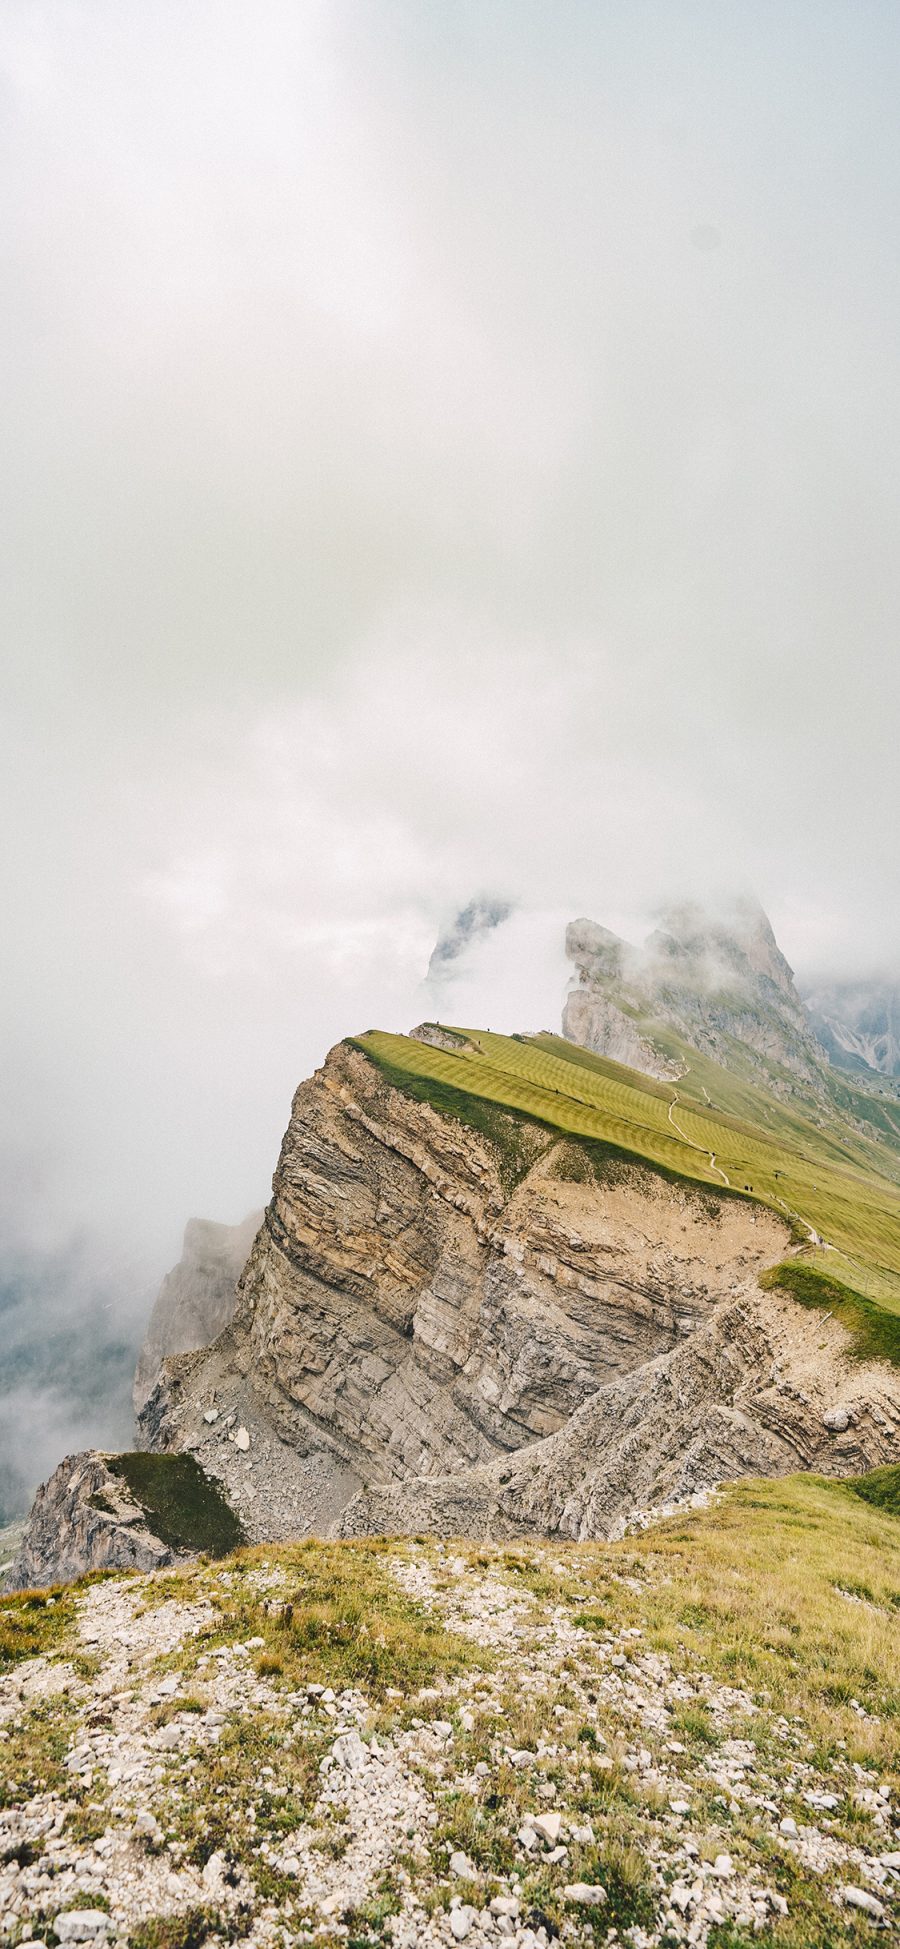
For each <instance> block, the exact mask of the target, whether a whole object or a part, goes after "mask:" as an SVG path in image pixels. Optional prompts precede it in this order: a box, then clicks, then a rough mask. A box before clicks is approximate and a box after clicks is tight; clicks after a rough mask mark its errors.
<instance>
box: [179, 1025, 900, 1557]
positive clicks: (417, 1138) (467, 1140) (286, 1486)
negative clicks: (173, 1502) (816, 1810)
mask: <svg viewBox="0 0 900 1949" xmlns="http://www.w3.org/2000/svg"><path fill="white" fill-rule="evenodd" d="M598 1170H599V1175H598V1174H597V1173H598ZM789 1249H790V1240H789V1234H788V1232H787V1229H786V1227H785V1226H784V1225H783V1224H782V1223H781V1221H780V1220H779V1219H778V1218H777V1217H775V1216H774V1215H773V1214H772V1213H770V1212H768V1211H765V1210H763V1209H761V1208H760V1207H758V1206H754V1205H753V1204H752V1203H750V1202H746V1201H742V1200H738V1199H735V1198H727V1197H718V1196H717V1195H716V1194H715V1193H713V1192H709V1191H705V1190H702V1189H701V1188H699V1187H692V1186H690V1185H688V1184H684V1185H680V1184H677V1183H673V1182H672V1181H671V1180H668V1179H665V1178H663V1177H662V1176H660V1175H659V1174H657V1173H655V1172H654V1171H652V1170H651V1169H650V1168H649V1167H644V1166H642V1165H640V1164H638V1163H634V1164H628V1163H619V1162H617V1161H615V1160H609V1161H608V1162H607V1163H606V1165H602V1164H601V1165H600V1166H599V1167H597V1166H595V1164H594V1163H593V1162H592V1161H591V1159H590V1158H589V1156H588V1153H587V1152H586V1151H585V1150H584V1149H583V1148H582V1147H581V1146H579V1145H578V1144H576V1143H570V1142H568V1141H566V1140H565V1139H564V1138H561V1137H557V1136H555V1135H554V1134H553V1133H552V1132H551V1131H549V1130H546V1129H544V1128H541V1127H539V1126H537V1125H531V1124H527V1123H523V1122H522V1121H521V1120H518V1121H517V1120H514V1119H513V1118H511V1117H510V1118H505V1117H504V1115H503V1113H502V1112H500V1111H493V1110H492V1112H491V1119H490V1128H489V1130H488V1129H487V1128H486V1127H482V1128H475V1127H472V1126H471V1125H469V1124H467V1123H465V1122H461V1121H457V1120H456V1118H453V1117H450V1116H447V1115H439V1114H438V1113H437V1112H436V1111H435V1110H434V1109H433V1108H431V1106H430V1105H429V1104H428V1103H427V1102H422V1101H418V1100H416V1099H415V1098H414V1097H413V1096H411V1095H407V1094H406V1093H405V1092H401V1091H399V1090H397V1089H395V1088H392V1087H390V1086H389V1085H388V1083H387V1082H386V1081H385V1080H384V1079H383V1077H382V1076H381V1074H380V1072H379V1071H378V1070H377V1068H376V1067H375V1066H374V1065H373V1064H372V1063H371V1062H370V1061H369V1060H368V1059H367V1058H366V1056H364V1055H363V1054H362V1053H361V1052H360V1051H359V1050H358V1049H356V1048H355V1047H353V1046H352V1045H340V1046H339V1047H338V1048H337V1049H335V1050H333V1051H332V1053H331V1055H330V1056H329V1058H328V1060H327V1062H326V1064H325V1066H324V1068H323V1069H322V1070H320V1071H319V1072H318V1073H317V1075H316V1076H314V1077H313V1078H312V1079H311V1080H310V1081H309V1082H307V1083H304V1084H303V1085H302V1086H301V1088H300V1089H299V1090H298V1092H297V1095H296V1097H295V1099H294V1104H293V1109H292V1115H291V1122H290V1125H289V1128H288V1131H287V1134H286V1137H285V1140H284V1145H283V1148H282V1153H281V1158H280V1161H279V1165H278V1169H277V1171H276V1175H275V1180H274V1188H273V1199H272V1203H271V1205H270V1207H269V1210H268V1211H267V1213H266V1215H265V1218H264V1221H263V1223H262V1226H261V1227H260V1230H259V1233H258V1236H257V1238H256V1242H255V1244H254V1247H253V1251H252V1253H251V1256H250V1259H249V1261H248V1264H247V1267H246V1270H245V1272H244V1275H243V1278H242V1281H241V1285H240V1291H239V1296H238V1302H237V1308H236V1311H235V1316H234V1319H233V1321H232V1322H231V1324H230V1326H229V1327H228V1328H227V1329H226V1331H225V1332H224V1333H223V1334H222V1335H221V1336H220V1338H219V1339H218V1341H217V1342H216V1343H215V1345H214V1346H213V1347H211V1348H210V1349H208V1350H206V1351H204V1352H199V1353H194V1354H189V1355H185V1356H182V1357H181V1358H177V1359H174V1360H170V1361H167V1362H166V1363H165V1365H164V1368H163V1372H162V1375H161V1378H160V1381H159V1383H158V1385H157V1387H156V1389H155V1390H154V1392H153V1394H152V1395H151V1397H150V1399H149V1400H148V1402H147V1404H146V1407H145V1409H144V1411H143V1414H142V1416H141V1433H142V1439H143V1441H144V1442H145V1444H146V1445H147V1446H149V1447H155V1448H161V1449H176V1448H183V1447H189V1448H191V1449H192V1450H193V1451H194V1452H195V1453H196V1455H197V1457H198V1459H199V1460H200V1461H201V1462H202V1464H203V1466H204V1468H206V1469H208V1470H210V1471H211V1472H212V1473H215V1474H218V1475H219V1476H220V1477H221V1478H222V1479H223V1480H224V1481H225V1483H226V1485H227V1489H228V1493H229V1496H230V1499H231V1500H232V1502H233V1503H234V1504H235V1506H236V1507H237V1508H238V1509H239V1510H240V1513H241V1516H242V1519H243V1521H244V1523H245V1525H246V1527H247V1528H248V1530H249V1532H250V1533H251V1534H253V1535H259V1536H263V1535H267V1536H277V1535H289V1534H295V1533H302V1532H303V1531H304V1530H310V1529H314V1530H319V1531H322V1530H323V1529H325V1528H327V1527H329V1526H331V1525H334V1524H343V1527H344V1528H345V1529H346V1530H347V1531H348V1532H349V1531H352V1530H358V1529H362V1528H372V1527H376V1528H382V1527H386V1528H399V1527H405V1526H407V1525H408V1524H412V1527H413V1528H419V1527H421V1526H422V1524H423V1523H426V1522H427V1523H431V1522H432V1521H433V1522H434V1524H435V1526H436V1527H438V1528H442V1529H445V1530H446V1529H448V1528H449V1529H456V1530H457V1531H466V1532H471V1531H473V1530H474V1531H478V1532H481V1531H483V1530H491V1529H496V1530H497V1532H498V1533H505V1532H506V1530H507V1529H508V1530H509V1533H515V1532H516V1531H517V1529H523V1530H528V1529H530V1530H533V1531H541V1532H545V1533H548V1532H554V1531H561V1532H562V1533H565V1534H577V1535H594V1534H597V1535H599V1534H605V1533H608V1532H609V1530H610V1529H611V1528H613V1527H615V1525H616V1523H617V1522H619V1521H620V1520H621V1519H622V1517H623V1516H624V1515H625V1514H627V1513H628V1512H629V1511H630V1510H631V1509H632V1508H634V1507H635V1506H641V1505H644V1504H647V1503H648V1502H651V1501H653V1500H654V1499H657V1498H658V1497H667V1496H670V1495H672V1494H676V1493H684V1492H687V1491H690V1490H692V1489H694V1488H699V1487H703V1486H706V1485H707V1484H708V1483H709V1482H712V1481H717V1480H719V1479H721V1478H722V1477H723V1476H728V1475H737V1474H742V1473H747V1472H759V1471H763V1472H778V1471H784V1470H786V1469H793V1468H798V1467H815V1468H823V1469H826V1470H831V1471H834V1472H844V1471H845V1470H848V1469H850V1468H851V1467H854V1468H855V1467H859V1468H864V1467H866V1466H873V1465H875V1464H876V1463H878V1462H880V1461H883V1460H890V1459H896V1454H897V1449H898V1442H900V1377H898V1376H895V1375H894V1374H893V1372H892V1370H890V1369H887V1368H881V1367H878V1368H875V1369H871V1370H870V1369H863V1368H859V1367H858V1366H857V1365H855V1364H853V1363H852V1362H850V1361H849V1360H848V1359H847V1357H846V1342H845V1336H844V1334H843V1332H842V1331H841V1329H840V1328H838V1327H836V1326H835V1325H834V1323H833V1322H832V1323H830V1324H827V1326H826V1327H823V1324H822V1322H821V1320H820V1319H819V1318H817V1317H816V1316H815V1315H812V1314H809V1313H807V1312H804V1311H803V1309H802V1308H800V1307H798V1306H797V1305H796V1304H795V1303H794V1302H793V1301H791V1300H789V1299H787V1298H785V1297H783V1296H781V1295H777V1294H765V1295H763V1294H762V1293H760V1291H759V1289H758V1285H757V1280H758V1275H759V1272H760V1270H761V1269H762V1268H763V1267H764V1266H765V1265H769V1264H772V1263H773V1262H774V1261H776V1260H778V1259H780V1258H782V1257H783V1256H784V1254H785V1252H786V1251H788V1250H789ZM823 1347H824V1349H825V1351H824V1352H822V1351H821V1348H823ZM835 1403H837V1404H838V1407H839V1408H840V1404H841V1403H846V1405H847V1411H848V1417H849V1418H848V1421H847V1428H846V1430H845V1433H844V1434H843V1435H840V1436H837V1435H835V1433H834V1432H833V1431H830V1430H828V1429H827V1428H826V1427H825V1425H824V1420H823V1417H824V1416H825V1415H826V1414H827V1413H829V1412H830V1410H831V1409H833V1408H834V1407H835ZM839 1418H840V1416H839ZM348 1505H350V1507H349V1508H348ZM345 1511H346V1512H347V1513H346V1514H344V1512H345Z"/></svg>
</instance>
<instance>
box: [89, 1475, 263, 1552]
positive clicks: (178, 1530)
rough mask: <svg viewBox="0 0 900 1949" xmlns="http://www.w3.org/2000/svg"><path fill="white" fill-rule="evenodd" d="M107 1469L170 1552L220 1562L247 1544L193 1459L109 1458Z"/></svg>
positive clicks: (215, 1486)
mask: <svg viewBox="0 0 900 1949" xmlns="http://www.w3.org/2000/svg"><path fill="white" fill-rule="evenodd" d="M108 1466H109V1468H110V1469H111V1471H112V1473H113V1474H114V1475H118V1476H120V1477H121V1478H122V1480H123V1481H124V1482H125V1483H126V1485H127V1487H128V1488H129V1489H130V1491H131V1494H132V1495H133V1497H134V1499H135V1501H136V1502H137V1503H139V1504H140V1507H141V1508H142V1509H143V1511H144V1514H145V1516H146V1517H147V1521H148V1524H149V1526H150V1528H151V1529H152V1531H153V1534H154V1536H158V1537H159V1538H160V1540H161V1541H162V1542H163V1543H168V1545H169V1547H170V1549H173V1550H192V1551H193V1550H196V1551H198V1552H199V1553H200V1554H202V1555H204V1556H211V1557H221V1556H227V1555H228V1553H229V1551H230V1550H237V1549H239V1548H240V1546H241V1544H242V1543H244V1542H245V1541H246V1537H245V1535H244V1531H243V1529H242V1527H241V1524H240V1522H239V1521H238V1518H237V1516H236V1515H235V1513H234V1510H233V1509H232V1508H231V1505H230V1503H228V1502H226V1500H225V1497H224V1495H223V1494H222V1490H221V1489H220V1487H219V1484H218V1483H217V1482H214V1481H213V1480H212V1477H211V1476H208V1475H206V1474H205V1473H204V1471H203V1469H202V1468H201V1467H200V1464H199V1462H197V1461H196V1459H195V1457H194V1456H193V1455H148V1454H144V1453H141V1452H137V1453H132V1454H125V1455H113V1456H111V1457H110V1460H109V1464H108Z"/></svg>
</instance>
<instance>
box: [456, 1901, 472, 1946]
mask: <svg viewBox="0 0 900 1949" xmlns="http://www.w3.org/2000/svg"><path fill="white" fill-rule="evenodd" d="M474 1920H475V1910H474V1908H468V1907H466V1906H463V1907H461V1908H451V1910H450V1934H451V1935H452V1937H453V1940H454V1942H464V1941H465V1939H466V1936H467V1935H468V1933H469V1930H470V1929H471V1927H472V1923H473V1922H474Z"/></svg>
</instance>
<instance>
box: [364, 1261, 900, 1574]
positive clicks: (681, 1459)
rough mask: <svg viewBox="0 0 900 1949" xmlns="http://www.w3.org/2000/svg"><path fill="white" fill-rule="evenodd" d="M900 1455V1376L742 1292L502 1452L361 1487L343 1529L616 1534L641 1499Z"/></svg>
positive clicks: (809, 1322) (651, 1501)
mask: <svg viewBox="0 0 900 1949" xmlns="http://www.w3.org/2000/svg"><path fill="white" fill-rule="evenodd" d="M898 1454H900V1376H898V1375H897V1374H896V1372H895V1370H893V1369H891V1368H889V1367H887V1366H885V1365H882V1364H877V1363H872V1364H869V1365H861V1364H860V1363H858V1362H856V1361H854V1360H852V1359H850V1358H848V1351H847V1343H846V1336H845V1335H844V1333H843V1331H842V1329H841V1328H840V1327H838V1326H836V1325H835V1324H834V1323H833V1322H825V1323H824V1324H823V1322H822V1319H821V1316H817V1317H816V1318H815V1319H811V1318H810V1315H809V1314H808V1313H804V1312H803V1310H802V1309H801V1308H800V1307H799V1306H797V1305H795V1304H794V1303H793V1302H792V1301H791V1300H788V1299H785V1298H783V1297H782V1296H780V1295H778V1294H775V1293H767V1294H765V1295H762V1294H761V1293H758V1292H757V1293H752V1292H748V1291H744V1292H742V1293H741V1294H740V1295H739V1296H737V1297H735V1298H734V1299H731V1300H729V1301H727V1302H726V1303H725V1304H723V1305H722V1306H720V1307H719V1308H718V1309H717V1310H716V1311H715V1312H714V1313H713V1314H712V1315H711V1316H710V1317H709V1318H708V1319H707V1320H706V1321H705V1322H704V1323H703V1324H702V1326H700V1327H699V1328H698V1330H697V1332H696V1333H695V1334H693V1335H692V1336H691V1338H690V1339H689V1340H688V1341H687V1343H686V1344H685V1345H684V1346H680V1347H677V1348H676V1349H674V1350H673V1351H672V1352H670V1353H664V1354H660V1355H658V1356H657V1357H656V1358H655V1359H653V1360H651V1361H650V1362H648V1364H647V1365H646V1366H645V1367H642V1368H640V1369H637V1370H635V1371H633V1372H631V1373H630V1374H627V1375H624V1376H622V1378H621V1379H619V1380H617V1381H614V1382H611V1383H608V1384H607V1385H606V1386H603V1387H601V1388H599V1389H598V1390H597V1392H596V1393H595V1394H594V1395H592V1396H591V1398H590V1400H588V1401H587V1402H585V1404H584V1405H583V1407H581V1408H580V1409H579V1410H578V1411H577V1412H576V1413H575V1414H574V1415H573V1416H572V1418H571V1420H570V1421H569V1422H567V1423H566V1426H565V1427H564V1428H562V1429H561V1430H560V1431H559V1432H558V1433H557V1434H555V1435H553V1436H551V1437H550V1438H549V1439H547V1440H546V1441H543V1442H540V1443H538V1444H537V1445H535V1446H533V1447H531V1448H527V1449H523V1450H522V1451H521V1452H520V1453H519V1454H518V1455H516V1456H514V1457H511V1458H509V1459H507V1460H506V1461H504V1462H500V1461H496V1460H495V1461H494V1462H492V1463H489V1464H482V1465H481V1467H479V1468H475V1469H467V1470H465V1471H463V1472H461V1473H460V1474H458V1475H456V1476H453V1477H452V1478H450V1479H447V1478H442V1479H434V1480H431V1481H425V1482H416V1483H414V1484H404V1485H403V1486H402V1487H394V1486H391V1487H390V1488H373V1489H368V1490H366V1491H362V1492H360V1493H359V1494H358V1495H357V1496H356V1497H355V1498H354V1499H353V1501H352V1502H351V1503H350V1504H349V1506H348V1508H347V1509H346V1510H345V1511H344V1514H343V1516H342V1518H341V1524H340V1534H341V1535H343V1536H357V1535H365V1534H369V1533H380V1532H382V1531H384V1532H386V1533H388V1534H390V1535H401V1534H404V1533H407V1534H414V1533H416V1532H418V1531H420V1530H423V1529H424V1530H427V1531H429V1532H434V1533H435V1534H437V1535H440V1536H460V1535H462V1536H481V1537H493V1538H504V1537H505V1538H512V1537H520V1536H533V1535H541V1536H561V1537H568V1538H571V1539H576V1540H584V1539H585V1538H588V1537H598V1536H616V1535H620V1534H621V1533H622V1530H623V1528H624V1525H625V1524H626V1522H627V1521H628V1520H629V1518H630V1517H631V1516H632V1515H633V1513H634V1511H635V1509H636V1508H638V1509H640V1508H653V1507H656V1506H659V1505H660V1504H666V1503H670V1502H672V1501H680V1500H681V1499H683V1498H684V1497H687V1496H690V1495H692V1494H694V1493H696V1492H697V1491H698V1490H704V1489H708V1488H709V1487H711V1486H712V1485H713V1484H715V1483H718V1482H722V1481H734V1480H736V1479H737V1478H738V1477H740V1476H745V1475H763V1476H772V1475H787V1474H791V1473H793V1472H794V1471H795V1470H814V1471H816V1472H817V1473H820V1474H824V1475H849V1474H852V1473H854V1472H855V1471H856V1470H865V1469H867V1468H872V1467H876V1466H879V1465H880V1464H883V1463H890V1462H896V1459H897V1456H898Z"/></svg>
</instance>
